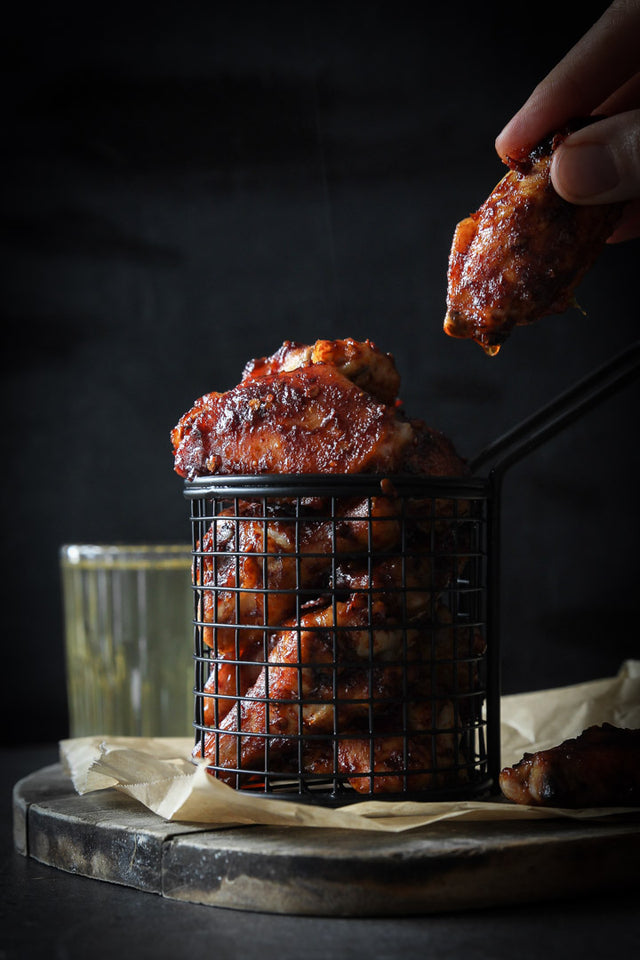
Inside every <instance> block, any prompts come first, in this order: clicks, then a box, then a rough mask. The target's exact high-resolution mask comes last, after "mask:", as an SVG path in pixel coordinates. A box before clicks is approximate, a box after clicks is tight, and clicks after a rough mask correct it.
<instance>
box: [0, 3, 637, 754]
mask: <svg viewBox="0 0 640 960" xmlns="http://www.w3.org/2000/svg"><path fill="white" fill-rule="evenodd" d="M604 7H605V4H602V3H594V2H585V3H582V4H579V5H574V4H573V3H566V4H563V3H562V2H560V3H554V4H550V3H549V4H548V3H542V4H538V5H537V7H536V8H535V11H534V13H533V15H532V11H531V8H530V7H527V6H525V7H518V6H514V5H512V4H509V5H507V4H491V3H468V4H464V3H463V4H460V3H457V4H450V5H446V4H423V5H415V6H414V5H413V4H405V3H403V2H375V0H372V2H369V3H345V2H343V3H331V2H327V3H322V4H318V3H291V4H286V3H279V2H275V3H248V2H239V3H231V4H226V3H225V4H222V3H202V4H194V3H189V2H186V3H180V4H177V3H176V4H174V5H167V4H162V3H160V4H154V5H151V4H139V3H135V2H133V3H127V4H124V3H122V4H121V3H117V2H116V3H113V2H111V3H109V4H103V5H98V6H97V7H96V6H95V5H89V4H85V5H84V6H83V7H76V6H73V7H72V6H70V5H68V4H65V3H64V2H62V3H57V4H44V3H32V4H28V5H27V4H25V5H21V6H20V7H19V8H18V7H14V9H13V10H12V12H11V14H10V16H9V17H8V19H6V20H5V23H4V25H3V32H4V38H3V45H4V50H3V53H2V56H3V63H4V66H5V74H4V81H3V85H2V95H3V104H4V109H3V132H4V134H5V137H4V141H5V146H4V148H3V161H2V163H3V168H4V170H3V177H2V183H3V204H2V205H3V230H2V262H3V296H2V304H3V313H4V322H3V341H4V345H3V346H4V349H3V354H2V356H3V359H2V364H3V376H2V390H3V412H4V418H3V419H4V442H3V450H4V464H3V506H4V520H3V555H4V556H3V576H2V590H3V602H2V611H3V619H2V631H3V642H4V650H5V668H4V670H3V671H2V672H1V674H2V681H3V685H4V687H5V690H4V692H3V694H2V701H1V702H2V710H3V713H4V715H5V716H4V717H3V722H2V730H3V734H5V732H6V733H7V735H8V738H9V739H10V740H11V739H13V740H15V741H20V740H25V741H26V740H44V739H47V740H49V739H55V738H58V737H61V736H64V735H65V734H66V722H67V721H66V705H65V682H64V658H63V640H62V615H61V603H60V590H59V580H58V559H57V555H58V548H59V546H60V544H62V543H64V542H72V541H92V540H93V541H118V540H134V541H135V540H147V541H149V540H151V541H165V540H169V541H173V540H187V539H188V533H189V531H188V523H187V507H186V504H185V502H184V501H183V499H182V493H181V482H180V481H179V479H178V478H177V477H176V476H175V475H174V473H173V471H172V458H171V450H170V445H169V439H168V435H169V430H170V428H171V427H172V426H173V425H174V423H175V422H176V421H177V419H178V418H179V417H180V415H181V414H182V413H183V412H184V411H185V410H186V409H187V408H188V407H189V406H190V405H191V403H192V401H193V400H194V399H195V398H196V397H197V396H199V395H200V394H202V393H205V392H208V391H210V390H213V389H219V390H223V389H226V388H228V387H231V386H233V385H234V384H235V383H237V382H238V380H239V378H240V374H241V370H242V367H243V365H244V363H245V361H246V360H247V359H249V358H250V357H253V356H260V355H263V354H265V353H268V352H271V351H272V350H274V349H275V348H276V347H277V346H278V345H279V344H280V343H281V342H282V341H283V340H284V339H298V340H307V341H313V340H315V339H316V338H318V337H327V338H333V337H344V336H353V337H356V338H365V337H369V338H372V339H374V340H375V341H376V342H377V343H378V345H379V346H380V347H381V348H383V349H384V350H389V351H391V352H393V353H394V355H395V357H396V361H397V365H398V367H399V369H400V372H401V374H402V379H403V387H402V396H403V398H404V400H405V405H406V408H407V410H408V411H409V412H410V413H411V414H412V415H415V416H421V417H423V418H424V419H426V420H427V422H428V423H429V424H430V425H432V426H434V427H437V428H439V429H441V430H444V431H445V432H446V433H448V434H449V435H450V436H451V437H452V438H453V439H454V441H455V443H456V445H457V447H458V449H459V451H460V452H461V453H462V454H463V455H465V456H473V455H474V454H475V453H476V452H478V451H479V450H480V449H481V448H482V447H483V446H484V445H485V444H486V443H488V442H489V441H491V440H492V439H493V438H495V437H496V436H498V435H499V434H501V433H502V432H503V431H504V430H506V429H507V428H509V427H510V426H512V425H513V424H515V423H516V422H517V421H518V420H520V419H521V418H522V417H524V416H526V415H528V414H529V413H531V412H533V411H535V410H536V409H537V408H538V407H539V406H540V405H541V404H543V403H544V402H546V401H547V400H548V399H550V398H552V397H553V396H554V395H555V394H556V393H558V392H559V391H561V390H563V389H564V388H565V387H567V386H569V385H571V384H572V383H573V382H574V381H576V380H577V379H578V378H580V377H582V376H583V375H585V374H587V373H588V372H590V371H591V370H593V369H594V368H595V367H597V366H598V365H599V364H600V363H601V362H603V361H605V360H606V359H608V358H609V357H610V356H613V355H614V354H616V353H617V352H618V351H619V350H621V349H623V348H624V347H625V346H627V345H628V344H630V343H631V342H632V341H633V340H634V339H635V338H636V337H637V335H638V321H639V312H640V311H639V308H638V294H637V272H638V253H639V250H640V247H639V246H638V241H633V242H631V243H628V244H625V245H622V246H620V245H619V246H616V247H609V248H608V249H606V250H605V252H604V254H603V255H602V257H601V259H600V260H599V261H598V263H597V265H596V266H595V268H594V269H593V270H592V272H591V273H590V275H589V276H588V277H587V278H586V279H585V281H584V282H583V284H582V286H581V288H580V294H579V299H580V302H581V304H582V306H583V307H584V309H585V310H586V315H583V314H582V313H580V312H579V311H577V310H570V311H568V312H567V313H566V314H564V315H563V316H561V317H554V318H547V319H545V320H543V321H541V322H540V323H539V324H537V325H536V326H534V327H531V328H527V329H523V330H519V331H517V332H516V333H515V334H514V336H513V337H512V339H511V340H510V341H509V343H508V344H507V346H506V347H505V348H504V350H503V352H502V353H501V354H500V356H499V357H497V358H495V359H489V358H487V357H485V356H484V354H483V353H482V351H481V350H480V349H479V347H477V346H475V345H474V344H471V343H464V342H457V341H453V340H450V339H449V338H447V337H446V336H445V335H444V334H443V333H442V320H443V315H444V301H445V294H446V267H447V257H448V253H449V247H450V242H451V237H452V233H453V229H454V226H455V224H456V222H457V220H459V219H461V218H462V217H463V216H466V215H467V214H468V213H469V212H470V211H472V210H474V209H475V208H476V207H477V206H478V205H479V203H480V202H481V201H482V200H483V199H484V198H485V196H486V195H487V193H488V192H489V190H490V189H491V188H492V187H493V185H494V183H495V182H497V180H498V179H499V178H500V177H501V176H502V173H503V169H504V168H503V167H502V165H501V163H500V161H499V160H498V158H497V157H496V155H495V152H494V147H493V141H494V138H495V136H496V134H497V133H498V132H499V130H500V129H501V127H502V125H503V124H504V123H505V122H506V120H507V119H508V118H509V117H510V115H511V114H512V113H513V112H514V110H515V109H516V108H517V107H518V106H519V105H520V104H521V103H522V102H523V100H524V99H525V97H526V96H527V95H528V93H529V92H530V90H531V89H532V87H533V85H534V84H535V83H536V82H537V81H538V80H539V79H541V77H542V76H543V75H544V74H545V73H546V72H547V71H548V70H549V69H550V68H551V67H552V66H553V64H554V63H555V62H556V60H557V59H558V58H559V57H560V56H561V55H562V54H563V53H564V52H565V51H566V50H567V49H568V48H569V46H571V44H572V43H573V42H574V41H575V40H576V39H577V38H578V37H579V36H580V35H581V34H582V33H583V32H584V30H586V29H587V28H588V26H589V25H590V24H591V23H592V22H593V21H594V20H595V19H596V18H597V16H598V15H599V14H600V13H601V12H602V10H603V9H604ZM568 10H570V11H572V14H571V18H570V19H568V18H567V17H566V15H564V14H566V11H568ZM4 17H5V18H6V17H7V14H6V12H5V14H4ZM637 401H638V391H637V387H629V388H625V390H624V391H623V392H621V393H620V394H618V395H617V396H616V397H615V398H613V399H610V400H608V401H607V402H606V403H604V404H603V405H601V406H600V407H599V408H598V409H597V410H595V411H593V412H591V413H590V414H589V415H588V416H587V417H585V418H583V419H582V420H581V421H580V422H578V423H577V424H575V425H573V426H572V427H571V428H570V429H569V430H567V431H566V432H564V433H563V434H562V435H561V436H559V437H557V438H556V439H554V440H553V441H551V442H549V443H548V444H546V445H545V446H544V447H543V448H542V449H540V450H539V451H538V452H536V453H535V454H533V455H531V456H530V457H529V458H528V459H527V460H526V461H524V462H522V463H521V464H519V465H518V466H517V467H514V468H513V469H512V471H511V472H510V473H509V474H508V477H507V481H506V485H505V490H504V504H503V516H504V547H503V548H504V555H505V569H504V577H503V605H502V606H503V623H504V639H503V652H504V656H503V681H504V689H505V691H506V692H513V691H517V690H525V689H531V688H537V687H540V686H546V685H556V684H563V683H571V682H573V681H578V680H583V679H589V678H592V677H597V676H602V675H607V674H611V673H614V672H616V671H617V669H618V666H619V664H620V662H621V660H622V659H624V658H625V657H629V656H637V655H638V643H637V622H638V589H637V559H636V547H637V542H638V526H637V501H636V493H637V486H638V455H637V442H636V437H637V427H636V423H637V420H636V409H637ZM185 656H190V652H189V651H185Z"/></svg>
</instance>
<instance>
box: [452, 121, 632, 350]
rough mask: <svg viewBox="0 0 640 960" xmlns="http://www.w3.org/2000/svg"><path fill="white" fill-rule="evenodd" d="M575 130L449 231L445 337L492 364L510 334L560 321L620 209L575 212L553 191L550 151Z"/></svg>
mask: <svg viewBox="0 0 640 960" xmlns="http://www.w3.org/2000/svg"><path fill="white" fill-rule="evenodd" d="M573 129H575V125H573V126H572V127H571V128H567V129H566V130H563V131H562V132H559V133H556V134H555V135H554V136H552V137H550V138H549V139H548V140H546V141H545V142H543V143H541V144H539V145H538V146H537V147H535V148H534V149H533V150H532V151H531V153H530V154H529V156H528V157H525V158H524V159H522V160H509V161H508V166H509V167H510V170H509V173H507V174H506V175H505V176H504V177H503V178H502V180H501V181H500V183H499V184H498V185H497V186H496V188H495V189H494V191H493V193H492V194H491V195H490V196H489V197H488V199H487V200H486V201H485V202H484V203H483V204H482V206H481V207H480V208H479V209H478V210H477V211H476V212H475V213H473V214H472V215H471V216H470V217H467V218H466V219H465V220H462V221H461V222H460V223H459V224H458V226H457V228H456V231H455V234H454V237H453V243H452V246H451V253H450V255H449V271H448V290H447V314H446V317H445V321H444V330H445V333H447V334H449V336H451V337H459V338H471V339H473V340H475V341H476V342H477V343H479V344H480V346H481V347H482V348H483V349H484V351H485V352H486V353H487V354H489V355H490V356H494V355H495V354H496V353H497V352H498V351H499V349H500V346H501V344H502V343H504V341H505V340H506V339H507V337H508V336H509V334H510V333H511V331H512V329H513V328H514V327H515V326H519V325H524V324H529V323H532V322H533V321H535V320H538V319H539V318H540V317H543V316H546V315H548V314H553V313H562V312H563V311H564V310H566V309H567V308H568V307H569V306H570V305H571V304H572V303H574V302H575V301H574V291H575V289H576V287H577V285H578V284H579V283H580V281H581V280H582V278H583V276H584V275H585V273H586V272H587V270H588V269H589V268H590V267H591V266H592V264H593V263H594V261H595V260H596V258H597V256H598V255H599V253H600V252H601V250H602V248H603V246H604V244H605V241H606V240H607V238H608V237H609V236H610V235H611V233H612V231H613V228H614V226H615V224H616V221H617V220H618V219H619V217H620V213H621V210H622V204H599V205H580V206H578V205H575V204H572V203H568V202H567V201H566V200H563V199H562V197H560V196H559V195H558V194H557V193H556V191H555V190H554V188H553V185H552V183H551V177H550V171H551V158H552V155H553V152H554V150H556V149H557V147H558V146H559V145H560V144H561V143H562V141H563V140H564V139H566V137H567V136H568V135H569V133H571V132H573Z"/></svg>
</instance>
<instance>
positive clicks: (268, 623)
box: [185, 476, 497, 804]
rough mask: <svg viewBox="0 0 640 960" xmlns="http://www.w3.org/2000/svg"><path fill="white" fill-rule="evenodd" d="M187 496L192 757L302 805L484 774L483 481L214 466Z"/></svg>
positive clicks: (244, 784)
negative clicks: (219, 471) (226, 472)
mask: <svg viewBox="0 0 640 960" xmlns="http://www.w3.org/2000/svg"><path fill="white" fill-rule="evenodd" d="M185 495H186V496H187V497H188V498H189V499H190V500H191V525H192V538H193V542H192V547H193V589H194V611H195V615H194V635H195V651H194V662H195V688H194V689H195V718H194V726H195V731H196V743H195V747H194V757H198V758H201V757H204V758H205V759H206V763H207V769H208V770H209V772H210V773H211V774H212V775H213V776H215V777H217V778H218V779H220V780H223V781H224V782H226V783H228V784H230V785H231V786H233V787H235V788H237V789H245V790H251V791H255V792H261V793H266V794H269V795H273V796H290V795H291V794H295V795H296V796H297V797H298V798H306V799H310V800H313V801H315V802H324V803H333V804H339V803H348V802H350V801H352V800H356V799H362V798H363V797H377V798H391V797H403V798H405V799H406V798H411V797H416V798H421V799H435V798H452V797H470V796H475V795H478V794H479V793H482V792H484V791H486V790H487V788H488V786H489V785H490V783H491V779H492V770H491V758H490V756H489V753H490V750H489V748H490V743H491V740H492V739H495V737H492V735H491V733H490V732H488V730H487V725H488V724H489V723H496V722H497V719H496V718H497V711H494V710H493V709H489V710H488V709H487V707H488V704H489V701H490V700H491V699H492V698H493V699H494V700H495V698H496V696H497V694H496V691H495V690H492V689H491V687H492V686H493V684H492V683H491V675H492V671H491V669H489V666H488V664H489V653H488V650H489V647H488V644H487V638H488V633H489V625H488V619H489V616H490V605H489V591H488V580H489V576H490V572H489V566H490V564H489V562H488V558H489V553H490V551H489V543H488V541H489V536H490V527H491V524H490V517H489V514H490V498H489V496H488V495H487V486H486V483H485V482H483V481H476V480H469V481H464V482H459V481H456V482H453V481H447V480H435V479H434V480H419V481H418V480H416V479H415V478H411V479H402V478H386V479H382V480H381V479H380V478H379V477H369V478H366V477H349V476H346V477H327V476H322V477H308V476H307V477H305V476H297V477H282V476H279V477H272V476H270V477H259V478H257V477H235V478H233V477H216V478H210V477H207V478H198V479H197V480H195V481H192V482H189V483H187V484H186V485H185Z"/></svg>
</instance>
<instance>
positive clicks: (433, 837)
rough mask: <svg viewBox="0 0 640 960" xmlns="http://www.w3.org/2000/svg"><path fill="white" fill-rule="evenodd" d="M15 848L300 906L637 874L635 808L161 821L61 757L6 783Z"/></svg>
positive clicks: (430, 904) (104, 873)
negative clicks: (345, 826) (84, 789)
mask: <svg viewBox="0 0 640 960" xmlns="http://www.w3.org/2000/svg"><path fill="white" fill-rule="evenodd" d="M13 810H14V831H15V845H16V848H17V849H18V850H19V851H20V852H21V853H23V854H24V855H25V856H29V857H33V858H34V859H35V860H38V861H40V862H41V863H45V864H48V865H50V866H53V867H57V868H58V869H60V870H66V871H68V872H70V873H78V874H82V875H83V876H86V877H92V878H94V879H96V880H106V881H109V882H112V883H119V884H124V885H125V886H129V887H134V888H136V889H138V890H145V891H148V892H151V893H157V894H160V895H161V896H163V897H167V898H169V899H172V900H184V901H189V902H191V903H204V904H210V905H212V906H217V907H227V908H232V909H235V910H253V911H262V912H266V913H284V914H306V915H311V916H333V917H338V916H343V917H356V916H360V917H363V916H377V917H381V916H387V917H389V916H403V915H405V916H408V915H420V914H428V913H436V912H441V911H450V910H464V909H469V908H479V907H488V906H497V905H502V904H507V903H523V902H530V901H536V900H545V899H551V898H556V897H561V896H562V897H567V896H569V897H573V896H581V895H586V894H593V893H597V892H601V891H604V890H612V889H615V888H616V887H625V888H627V889H628V888H629V887H630V886H633V885H637V884H638V882H639V881H638V870H637V864H638V862H639V860H640V817H631V818H625V819H617V818H616V819H614V818H603V819H594V820H591V821H584V820H583V821H576V820H564V819H557V820H519V821H504V822H475V823H474V822H465V821H460V820H456V821H445V822H442V823H436V824H433V825H431V826H429V827H426V828H420V829H418V830H411V831H407V832H405V833H400V834H392V833H384V834H383V833H375V832H369V831H353V832H352V831H345V830H324V829H312V828H297V827H260V826H249V827H233V828H226V829H215V830H212V829H206V828H203V827H202V825H201V824H200V825H195V824H182V823H169V822H167V821H165V820H162V819H161V818H159V817H157V816H156V815H155V814H153V813H151V812H150V811H149V810H147V809H146V807H143V806H142V805H141V804H139V803H137V802H136V801H135V800H132V799H130V798H129V797H127V796H125V795H124V794H122V793H119V792H118V791H116V790H112V789H109V790H101V791H97V792H94V793H89V794H86V795H85V796H82V797H81V796H78V795H77V794H76V793H75V791H74V789H73V787H72V785H71V782H70V781H69V779H68V778H67V777H66V775H65V774H64V772H63V770H62V767H61V765H60V764H54V765H53V766H50V767H45V768H43V769H42V770H40V771H38V772H37V773H33V774H31V775H30V776H28V777H25V779H23V780H21V781H20V782H19V783H17V784H16V786H15V788H14V803H13Z"/></svg>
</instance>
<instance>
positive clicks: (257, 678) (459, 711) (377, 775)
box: [184, 345, 639, 805]
mask: <svg viewBox="0 0 640 960" xmlns="http://www.w3.org/2000/svg"><path fill="white" fill-rule="evenodd" d="M638 352H639V348H638V345H634V347H633V348H632V349H631V350H628V351H626V352H625V353H624V354H621V355H620V356H619V357H617V358H615V359H614V360H612V361H611V362H610V363H608V364H606V365H605V366H604V367H602V368H601V369H600V370H598V371H596V372H595V373H594V374H592V375H591V376H589V377H587V378H585V380H583V381H580V383H578V384H576V386H574V387H573V388H571V389H570V390H569V391H567V392H566V393H564V394H562V395H561V396H560V397H558V398H557V399H556V400H555V401H553V402H552V403H550V404H548V405H547V406H546V407H544V408H543V409H542V410H540V411H539V412H538V413H536V414H534V416H532V417H530V418H529V419H528V420H526V421H524V422H523V423H522V424H519V425H518V426H517V427H515V428H514V429H513V430H511V431H510V432H509V433H508V434H506V435H505V436H503V437H501V438H499V439H498V440H496V441H495V442H494V443H492V444H491V445H490V446H489V447H488V448H486V449H485V450H484V451H483V452H482V453H481V454H480V455H479V456H478V457H476V459H475V460H474V461H472V462H471V464H470V466H471V475H470V476H469V477H467V478H452V479H450V478H438V477H424V478H423V477H415V476H413V477H405V476H402V477H401V476H389V477H381V476H379V475H348V476H333V475H322V476H317V475H296V476H289V475H287V476H283V475H278V476H275V475H268V476H235V477H224V476H207V477H199V478H196V479H195V480H192V481H186V482H185V487H184V492H185V496H186V497H187V499H188V500H189V501H190V503H191V530H192V551H193V590H194V640H195V649H194V664H195V686H194V703H195V717H194V728H195V734H196V735H195V746H194V751H193V756H194V758H195V759H196V760H202V761H204V762H205V763H206V766H207V769H208V771H209V772H210V773H211V774H212V775H213V776H214V777H216V778H218V779H220V780H222V781H224V782H225V783H227V784H229V785H231V786H232V787H234V788H236V789H242V790H247V791H251V792H254V793H259V794H264V795H268V796H273V797H287V798H292V797H295V798H296V799H299V800H300V799H304V800H309V801H312V802H316V803H324V804H330V805H339V804H344V803H349V802H353V801H355V800H361V799H364V798H368V799H372V798H375V799H398V798H402V799H420V800H450V799H473V798H478V797H480V796H483V795H488V794H489V793H491V791H492V790H493V789H495V786H496V784H497V776H498V773H499V770H500V666H499V579H500V575H499V574H500V529H499V525H500V490H501V484H502V480H503V477H504V475H505V472H506V470H507V469H508V468H509V467H510V466H511V465H512V464H513V463H515V462H517V461H518V460H520V459H521V458H522V457H523V456H525V455H526V454H528V453H529V452H530V451H532V450H533V449H535V448H536V447H537V446H539V445H540V444H541V443H543V442H544V441H546V440H547V439H548V438H550V437H551V436H553V435H554V434H555V433H557V432H558V431H560V430H561V429H562V428H564V427H565V426H566V425H567V424H569V423H570V422H572V421H573V420H574V419H576V418H577V417H579V416H582V415H583V414H584V413H585V411H586V410H588V409H589V408H590V407H591V406H592V405H593V404H595V403H597V402H600V401H601V400H602V399H604V398H605V397H606V396H608V395H609V394H610V393H612V392H613V391H615V390H618V389H619V388H620V387H621V386H622V385H623V384H625V383H626V382H628V381H629V380H630V379H631V378H632V377H633V376H635V374H636V373H637V370H638V365H639V357H638ZM492 461H495V465H494V466H493V469H491V470H490V471H489V473H488V475H486V476H477V472H478V471H479V470H480V469H481V468H483V467H484V466H485V465H486V464H487V463H491V462H492Z"/></svg>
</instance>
